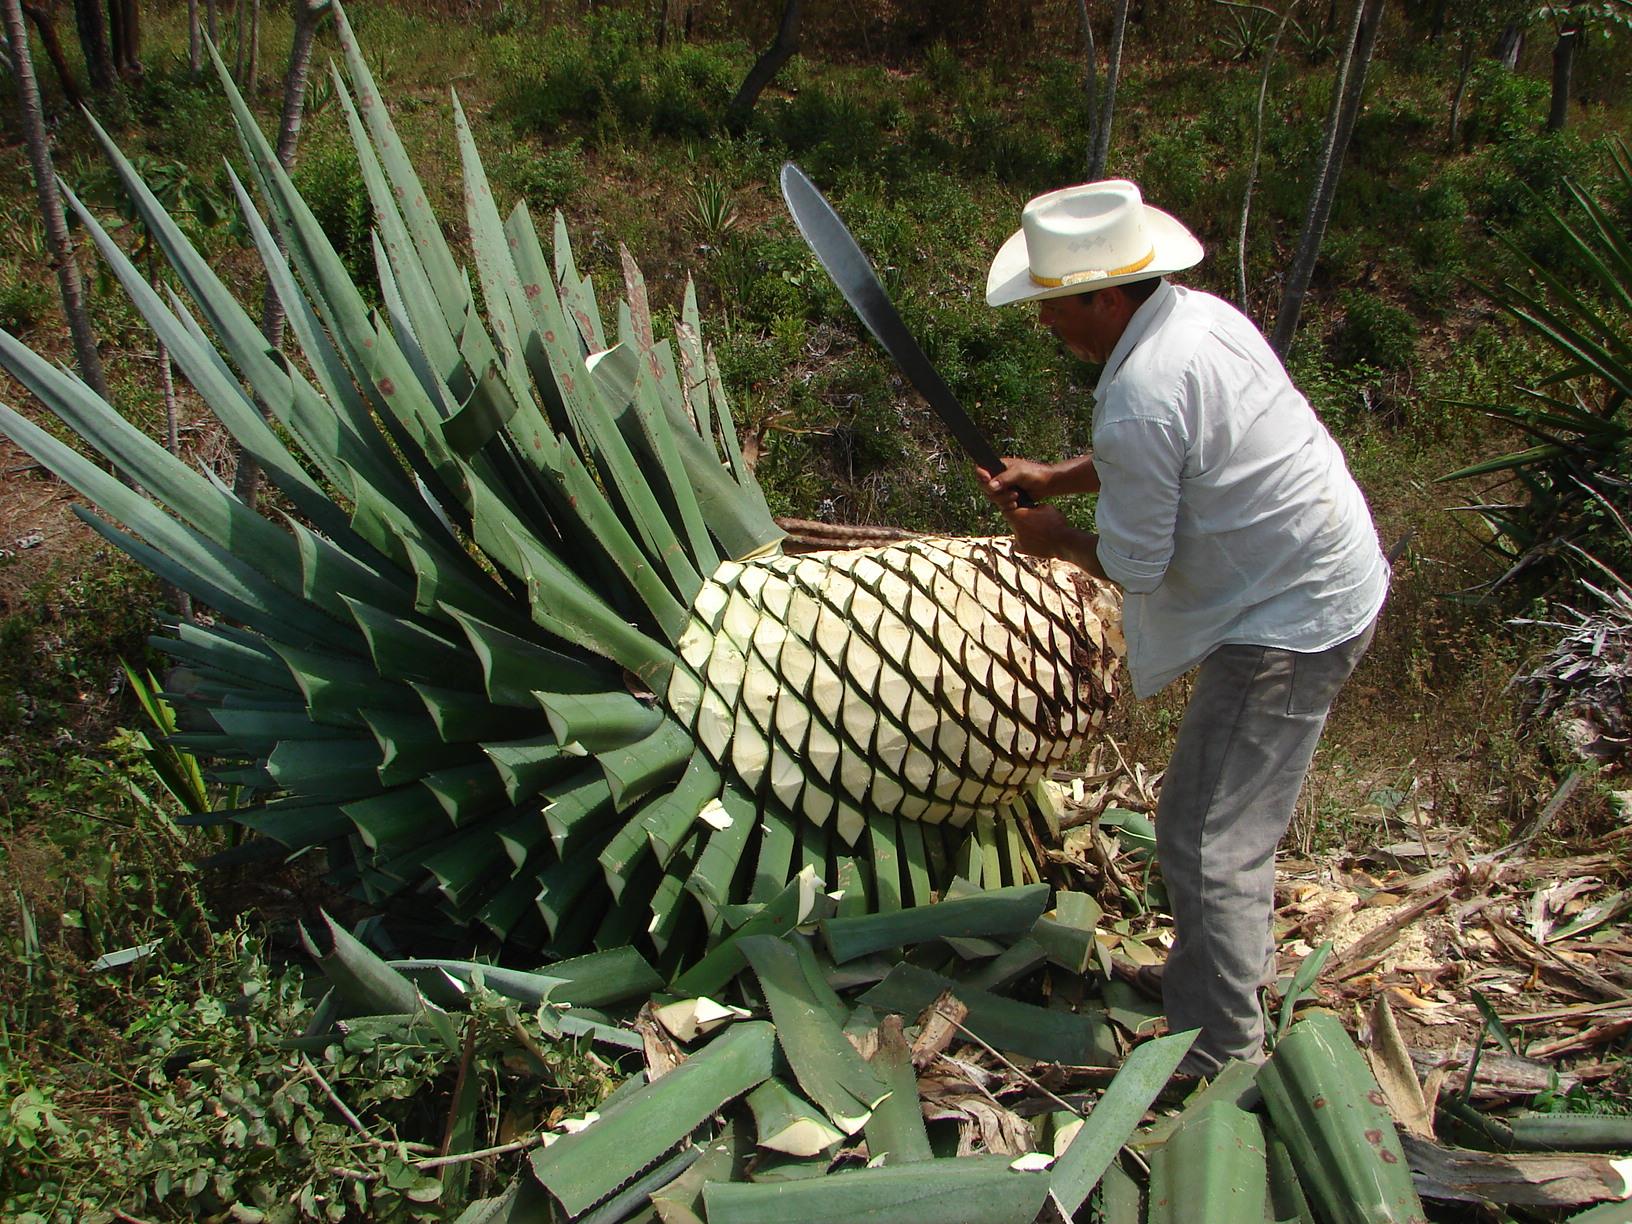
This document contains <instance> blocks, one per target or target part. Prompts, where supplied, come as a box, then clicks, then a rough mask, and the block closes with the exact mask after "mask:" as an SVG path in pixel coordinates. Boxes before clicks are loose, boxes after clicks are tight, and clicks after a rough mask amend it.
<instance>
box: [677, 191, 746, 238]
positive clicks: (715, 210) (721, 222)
mask: <svg viewBox="0 0 1632 1224" xmlns="http://www.w3.org/2000/svg"><path fill="white" fill-rule="evenodd" d="M686 215H687V217H688V219H689V220H690V221H691V224H692V228H693V229H695V230H696V232H697V236H698V237H699V238H701V239H702V240H703V242H704V243H706V244H708V245H709V246H719V244H720V242H721V241H722V240H723V239H724V238H725V236H726V235H727V234H729V233H730V232H731V231H732V230H734V229H736V228H737V222H738V220H740V217H739V214H738V213H737V206H736V203H735V201H733V200H732V198H731V189H730V188H729V187H727V186H726V185H725V184H724V183H722V182H720V180H719V179H717V178H715V177H714V176H713V175H711V174H709V175H704V176H703V181H702V182H700V183H697V184H695V185H694V186H693V187H692V189H691V208H690V209H689V211H688V212H687V214H686Z"/></svg>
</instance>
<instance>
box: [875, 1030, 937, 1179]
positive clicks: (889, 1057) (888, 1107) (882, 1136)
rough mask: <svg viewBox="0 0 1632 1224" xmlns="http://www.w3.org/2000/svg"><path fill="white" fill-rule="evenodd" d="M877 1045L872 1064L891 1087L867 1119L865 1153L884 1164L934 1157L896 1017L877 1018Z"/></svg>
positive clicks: (915, 1076)
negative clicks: (887, 1094) (878, 1019)
mask: <svg viewBox="0 0 1632 1224" xmlns="http://www.w3.org/2000/svg"><path fill="white" fill-rule="evenodd" d="M877 1034H878V1048H877V1051H876V1052H875V1053H874V1054H873V1057H872V1059H871V1060H870V1061H871V1065H872V1068H873V1070H874V1071H876V1072H877V1073H878V1077H879V1078H880V1079H881V1080H883V1081H884V1083H885V1085H886V1086H887V1087H888V1088H889V1090H890V1095H889V1096H887V1097H885V1098H884V1099H883V1100H882V1101H880V1102H879V1103H878V1105H877V1107H876V1108H875V1109H874V1110H873V1116H872V1117H870V1118H868V1119H867V1152H868V1155H869V1157H870V1158H871V1159H872V1160H875V1161H881V1162H882V1163H884V1164H886V1165H897V1164H913V1163H916V1162H918V1161H921V1160H933V1159H934V1157H935V1153H934V1152H933V1151H932V1150H931V1149H930V1146H929V1133H928V1132H927V1131H926V1130H925V1129H924V1114H923V1110H922V1108H921V1107H920V1105H919V1103H918V1073H917V1072H916V1071H915V1070H914V1069H913V1065H912V1051H911V1050H910V1049H909V1048H908V1046H907V1039H906V1036H905V1034H904V1033H903V1032H902V1028H901V1019H900V1017H898V1016H885V1017H884V1018H883V1019H882V1020H880V1021H879V1024H878V1029H877Z"/></svg>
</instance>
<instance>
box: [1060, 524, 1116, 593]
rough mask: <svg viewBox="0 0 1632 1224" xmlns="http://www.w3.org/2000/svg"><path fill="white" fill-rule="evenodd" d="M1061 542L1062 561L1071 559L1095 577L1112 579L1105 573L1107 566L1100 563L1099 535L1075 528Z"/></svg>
mask: <svg viewBox="0 0 1632 1224" xmlns="http://www.w3.org/2000/svg"><path fill="white" fill-rule="evenodd" d="M1060 544H1061V547H1060V553H1059V557H1060V560H1061V561H1069V562H1070V563H1071V564H1072V565H1074V566H1076V567H1077V568H1078V569H1080V570H1086V571H1087V572H1088V573H1090V574H1092V575H1093V576H1094V577H1095V578H1100V579H1104V580H1105V581H1110V579H1109V578H1108V577H1107V576H1106V574H1105V567H1104V566H1103V565H1101V564H1100V563H1099V537H1098V536H1097V535H1095V534H1094V533H1093V532H1091V531H1075V530H1073V531H1072V532H1071V534H1070V535H1069V536H1068V537H1066V538H1065V539H1064V540H1062V541H1061V542H1060Z"/></svg>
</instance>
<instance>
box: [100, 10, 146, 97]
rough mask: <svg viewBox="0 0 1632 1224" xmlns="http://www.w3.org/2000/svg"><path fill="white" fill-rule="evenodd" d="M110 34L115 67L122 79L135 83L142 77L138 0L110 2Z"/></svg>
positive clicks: (140, 20) (140, 24)
mask: <svg viewBox="0 0 1632 1224" xmlns="http://www.w3.org/2000/svg"><path fill="white" fill-rule="evenodd" d="M108 33H109V35H110V36H111V41H112V44H113V66H114V68H115V69H116V70H117V71H118V73H119V75H120V77H122V78H123V79H124V80H127V81H134V80H137V79H139V78H140V77H141V75H142V18H141V12H140V11H139V10H138V8H137V0H109V3H108Z"/></svg>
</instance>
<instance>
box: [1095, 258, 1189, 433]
mask: <svg viewBox="0 0 1632 1224" xmlns="http://www.w3.org/2000/svg"><path fill="white" fill-rule="evenodd" d="M1176 295H1177V291H1176V290H1175V289H1174V287H1173V282H1172V281H1170V280H1167V279H1166V278H1164V279H1163V280H1162V283H1161V284H1160V285H1158V286H1157V287H1156V292H1155V293H1153V294H1151V295H1150V296H1149V297H1148V298H1146V299H1145V300H1144V301H1143V302H1141V303H1140V304H1139V309H1138V310H1136V311H1134V312H1133V315H1132V317H1130V318H1129V319H1128V325H1127V327H1125V328H1123V329H1122V336H1121V338H1120V339H1119V340H1117V342H1116V347H1115V348H1113V349H1112V350H1111V355H1110V356H1109V357H1107V358H1106V359H1105V366H1104V368H1103V369H1102V370H1100V372H1099V383H1098V385H1097V386H1095V387H1094V400H1095V402H1096V403H1097V402H1099V401H1101V400H1103V399H1104V398H1105V392H1106V391H1108V390H1109V389H1110V386H1111V384H1112V383H1113V382H1115V381H1116V376H1117V374H1118V373H1119V372H1120V371H1121V369H1122V363H1123V362H1124V361H1126V360H1127V358H1128V354H1129V353H1131V352H1133V348H1134V346H1135V345H1136V344H1138V343H1139V341H1141V340H1143V339H1144V338H1145V336H1146V335H1147V334H1149V332H1150V330H1151V328H1152V327H1154V326H1155V323H1156V318H1157V316H1158V315H1162V314H1165V313H1166V312H1167V308H1168V306H1169V305H1170V304H1171V303H1172V302H1173V299H1174V297H1175V296H1176Z"/></svg>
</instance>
